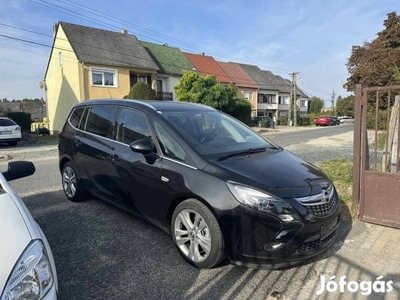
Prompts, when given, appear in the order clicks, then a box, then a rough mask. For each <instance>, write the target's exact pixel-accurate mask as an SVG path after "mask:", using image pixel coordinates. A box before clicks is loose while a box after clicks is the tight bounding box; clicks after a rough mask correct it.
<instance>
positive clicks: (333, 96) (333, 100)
mask: <svg viewBox="0 0 400 300" xmlns="http://www.w3.org/2000/svg"><path fill="white" fill-rule="evenodd" d="M332 111H333V113H335V91H332Z"/></svg>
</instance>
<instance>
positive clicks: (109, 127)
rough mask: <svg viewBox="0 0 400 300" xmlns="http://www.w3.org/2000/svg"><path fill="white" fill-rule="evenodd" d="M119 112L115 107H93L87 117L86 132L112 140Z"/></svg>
mask: <svg viewBox="0 0 400 300" xmlns="http://www.w3.org/2000/svg"><path fill="white" fill-rule="evenodd" d="M117 112H118V108H117V107H114V106H103V105H102V106H93V107H92V108H91V109H90V111H89V115H88V117H87V121H86V131H87V132H90V133H94V134H97V135H100V136H103V137H106V138H112V137H113V131H114V124H115V119H116V116H117Z"/></svg>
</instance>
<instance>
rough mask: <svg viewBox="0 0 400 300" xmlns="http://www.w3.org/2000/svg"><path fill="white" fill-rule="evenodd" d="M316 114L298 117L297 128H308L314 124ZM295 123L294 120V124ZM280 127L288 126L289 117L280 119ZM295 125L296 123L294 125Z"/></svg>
mask: <svg viewBox="0 0 400 300" xmlns="http://www.w3.org/2000/svg"><path fill="white" fill-rule="evenodd" d="M315 118H316V117H315V115H314V114H308V115H306V116H297V126H308V125H311V124H314V119H315ZM293 122H294V121H293V120H292V123H293ZM277 123H278V125H283V126H286V125H288V117H280V118H279V119H278V121H277ZM293 124H294V123H293Z"/></svg>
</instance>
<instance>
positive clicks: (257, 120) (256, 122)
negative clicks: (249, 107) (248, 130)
mask: <svg viewBox="0 0 400 300" xmlns="http://www.w3.org/2000/svg"><path fill="white" fill-rule="evenodd" d="M261 120H265V123H266V124H267V126H266V127H273V120H272V119H271V118H270V117H268V116H260V117H252V118H251V126H253V127H262V126H260V124H262V123H260V121H261Z"/></svg>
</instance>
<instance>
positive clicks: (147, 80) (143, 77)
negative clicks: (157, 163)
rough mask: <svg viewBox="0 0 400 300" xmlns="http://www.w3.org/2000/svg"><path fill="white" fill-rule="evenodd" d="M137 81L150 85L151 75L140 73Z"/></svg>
mask: <svg viewBox="0 0 400 300" xmlns="http://www.w3.org/2000/svg"><path fill="white" fill-rule="evenodd" d="M139 81H141V82H144V83H147V84H149V85H151V76H148V75H140V76H139Z"/></svg>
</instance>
